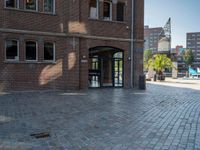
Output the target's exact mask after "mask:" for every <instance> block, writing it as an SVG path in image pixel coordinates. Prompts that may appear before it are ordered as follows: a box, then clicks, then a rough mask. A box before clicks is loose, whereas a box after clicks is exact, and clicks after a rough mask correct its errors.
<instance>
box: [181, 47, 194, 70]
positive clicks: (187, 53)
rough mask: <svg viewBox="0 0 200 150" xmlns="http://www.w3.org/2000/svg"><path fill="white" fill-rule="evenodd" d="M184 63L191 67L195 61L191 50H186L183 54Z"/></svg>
mask: <svg viewBox="0 0 200 150" xmlns="http://www.w3.org/2000/svg"><path fill="white" fill-rule="evenodd" d="M183 61H184V62H185V64H186V65H187V66H189V65H191V64H192V62H193V61H194V56H193V53H192V50H191V49H186V50H185V51H184V53H183Z"/></svg>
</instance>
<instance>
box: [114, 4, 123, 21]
mask: <svg viewBox="0 0 200 150" xmlns="http://www.w3.org/2000/svg"><path fill="white" fill-rule="evenodd" d="M116 15H117V18H116V19H117V21H120V22H124V18H125V3H123V2H118V3H117V12H116Z"/></svg>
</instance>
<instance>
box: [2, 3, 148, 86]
mask: <svg viewBox="0 0 200 150" xmlns="http://www.w3.org/2000/svg"><path fill="white" fill-rule="evenodd" d="M132 2H133V3H132ZM131 12H132V13H131ZM0 14H1V15H0V52H1V55H0V88H1V89H0V90H6V89H17V90H24V89H26V90H27V89H43V88H44V89H45V88H47V89H51V88H56V89H57V88H58V89H86V88H88V87H104V86H111V87H125V88H129V87H133V86H134V87H137V86H138V80H139V79H138V78H139V75H141V74H142V73H143V72H142V71H143V68H142V66H143V61H142V58H143V27H144V24H143V21H144V1H143V0H133V1H131V0H112V1H111V0H106V1H105V0H104V1H103V0H31V1H30V0H2V1H0ZM131 14H133V15H131ZM131 39H133V40H131Z"/></svg>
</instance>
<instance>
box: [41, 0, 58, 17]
mask: <svg viewBox="0 0 200 150" xmlns="http://www.w3.org/2000/svg"><path fill="white" fill-rule="evenodd" d="M45 1H46V0H43V11H44V13H48V14H55V9H56V6H55V5H56V2H55V0H52V1H53V6H52V11H47V10H45Z"/></svg>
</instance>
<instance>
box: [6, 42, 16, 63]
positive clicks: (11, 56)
mask: <svg viewBox="0 0 200 150" xmlns="http://www.w3.org/2000/svg"><path fill="white" fill-rule="evenodd" d="M6 60H19V43H18V41H16V40H6Z"/></svg>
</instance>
